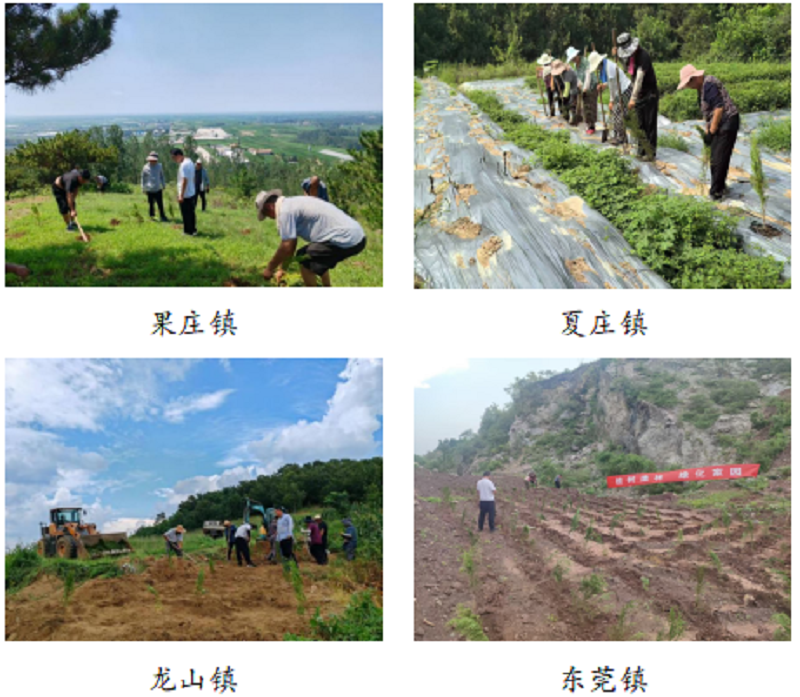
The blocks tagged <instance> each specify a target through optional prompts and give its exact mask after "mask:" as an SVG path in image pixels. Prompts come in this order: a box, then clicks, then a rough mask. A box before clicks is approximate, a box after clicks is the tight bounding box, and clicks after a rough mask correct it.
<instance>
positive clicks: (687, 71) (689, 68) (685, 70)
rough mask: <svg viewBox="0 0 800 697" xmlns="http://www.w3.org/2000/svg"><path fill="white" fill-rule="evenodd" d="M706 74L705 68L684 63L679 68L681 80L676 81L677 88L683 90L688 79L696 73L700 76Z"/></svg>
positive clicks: (687, 83)
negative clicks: (700, 68) (699, 68)
mask: <svg viewBox="0 0 800 697" xmlns="http://www.w3.org/2000/svg"><path fill="white" fill-rule="evenodd" d="M705 74H706V71H705V70H698V69H697V68H695V67H694V66H693V65H692V64H691V63H688V64H687V65H684V66H683V67H682V68H681V81H680V82H679V83H678V89H679V90H683V89H686V87H687V86H688V85H689V80H691V79H692V78H693V77H695V76H696V75H699V76H700V77H702V76H703V75H705Z"/></svg>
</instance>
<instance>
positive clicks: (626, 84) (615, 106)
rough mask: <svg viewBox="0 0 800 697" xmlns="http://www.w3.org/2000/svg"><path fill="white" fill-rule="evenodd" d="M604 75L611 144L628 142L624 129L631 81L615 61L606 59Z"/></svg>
mask: <svg viewBox="0 0 800 697" xmlns="http://www.w3.org/2000/svg"><path fill="white" fill-rule="evenodd" d="M606 76H607V79H608V93H609V94H608V110H609V111H610V112H611V117H612V120H613V122H614V137H613V138H612V139H611V140H610V141H609V142H610V143H611V145H623V144H625V143H627V142H628V133H627V131H626V130H625V115H626V114H627V113H628V101H629V100H630V98H631V92H632V91H633V83H632V82H631V81H630V79H629V78H628V76H627V75H626V74H625V72H624V71H623V70H620V69H619V66H618V65H617V64H616V62H615V61H611V60H608V59H607V60H606Z"/></svg>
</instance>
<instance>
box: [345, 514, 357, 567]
mask: <svg viewBox="0 0 800 697" xmlns="http://www.w3.org/2000/svg"><path fill="white" fill-rule="evenodd" d="M342 525H344V532H343V533H342V539H343V541H344V544H343V545H342V549H343V550H344V554H345V558H346V559H347V561H353V559H355V558H356V550H357V549H358V532H357V531H356V526H355V525H353V521H352V520H350V518H343V519H342Z"/></svg>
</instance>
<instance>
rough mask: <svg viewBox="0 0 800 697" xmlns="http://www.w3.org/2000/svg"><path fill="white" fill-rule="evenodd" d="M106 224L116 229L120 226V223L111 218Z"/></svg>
mask: <svg viewBox="0 0 800 697" xmlns="http://www.w3.org/2000/svg"><path fill="white" fill-rule="evenodd" d="M108 223H109V225H111V227H117V225H122V221H121V220H117V219H116V218H111V220H109V221H108Z"/></svg>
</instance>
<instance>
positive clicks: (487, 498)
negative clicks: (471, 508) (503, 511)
mask: <svg viewBox="0 0 800 697" xmlns="http://www.w3.org/2000/svg"><path fill="white" fill-rule="evenodd" d="M490 476H491V473H490V472H484V473H483V479H479V480H478V509H479V510H480V514H479V515H478V532H483V522H484V520H486V516H487V515H488V516H489V532H494V516H495V507H494V492H495V491H497V488H496V487H495V485H494V482H493V481H492V480H491V479H489V477H490Z"/></svg>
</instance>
